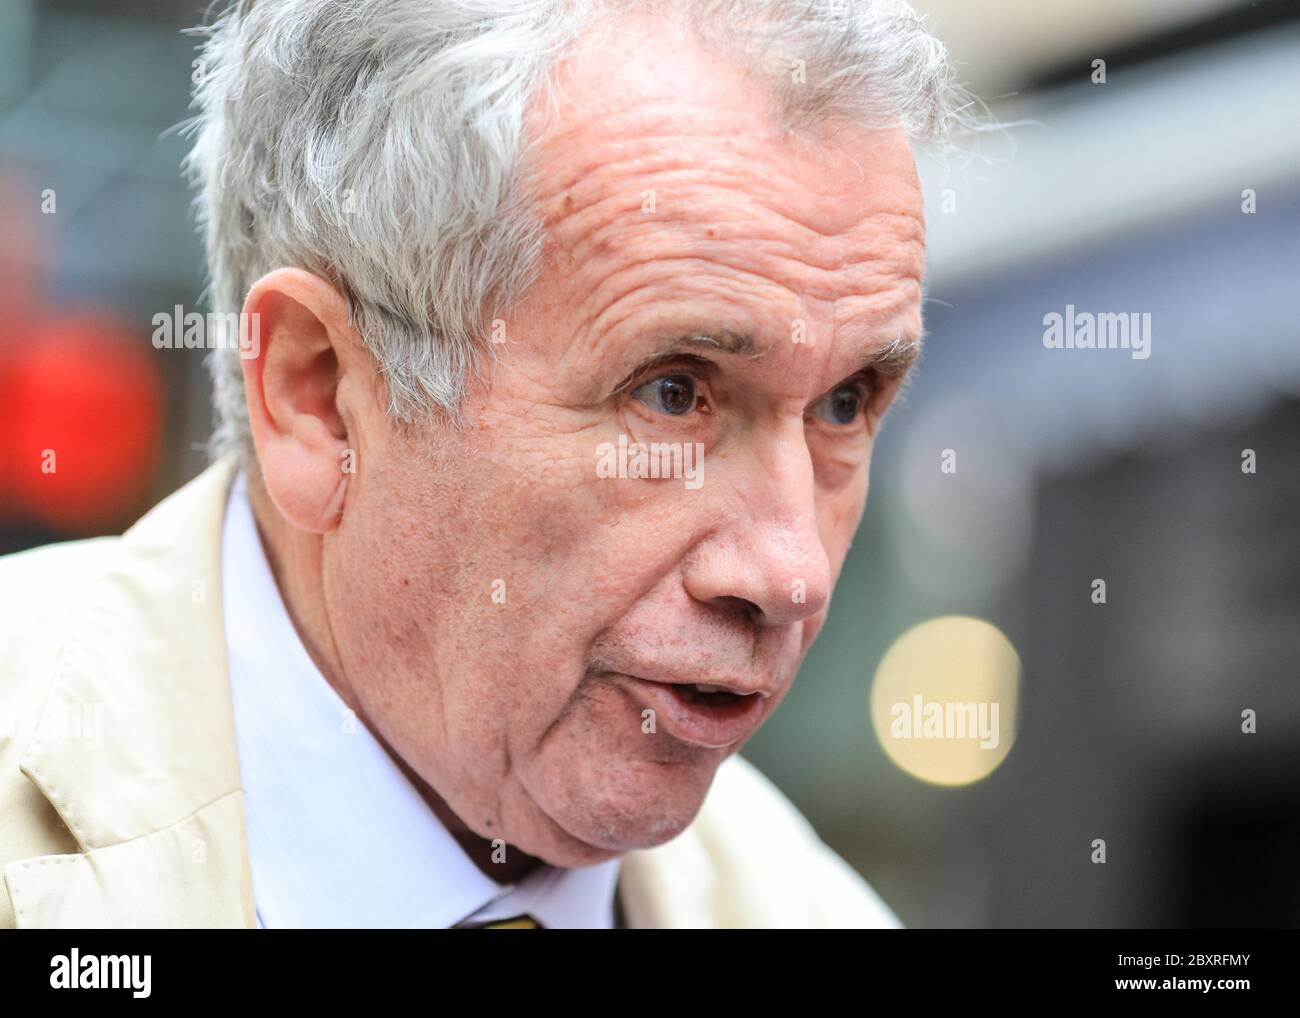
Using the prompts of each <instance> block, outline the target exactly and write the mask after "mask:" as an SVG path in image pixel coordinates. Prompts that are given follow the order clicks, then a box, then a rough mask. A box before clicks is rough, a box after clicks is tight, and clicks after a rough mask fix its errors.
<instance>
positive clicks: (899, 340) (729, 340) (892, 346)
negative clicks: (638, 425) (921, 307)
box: [614, 329, 922, 393]
mask: <svg viewBox="0 0 1300 1018" xmlns="http://www.w3.org/2000/svg"><path fill="white" fill-rule="evenodd" d="M921 344H922V338H921V337H915V338H914V337H911V336H897V337H895V338H894V339H893V340H891V341H890V342H888V343H886V344H884V345H883V346H880V347H877V348H876V349H875V350H873V351H872V352H871V353H870V354H869V355H868V356H867V358H866V360H865V361H864V362H863V363H862V364H861V365H859V367H858V368H857V369H856V370H855V371H852V372H850V373H849V375H847V376H846V377H848V378H853V377H856V376H857V375H862V374H865V373H867V372H869V371H876V372H879V374H880V375H881V377H882V378H885V379H888V380H891V381H892V380H895V379H899V378H902V377H903V376H904V375H906V374H907V372H908V371H909V370H910V369H911V367H912V365H913V364H915V363H916V361H917V358H918V357H920V355H921ZM693 350H700V351H709V352H712V353H725V354H730V355H732V356H735V357H744V358H754V357H761V356H762V355H763V350H762V349H760V347H759V345H758V343H757V342H756V341H755V339H754V337H753V336H752V335H750V334H749V333H746V332H737V331H735V330H732V329H691V330H689V331H687V332H683V333H681V334H679V335H675V336H671V337H669V338H668V339H666V340H664V341H663V342H661V343H659V344H658V345H657V346H655V347H654V348H653V350H652V352H651V353H649V354H648V355H647V356H645V357H643V358H642V359H641V360H640V361H639V362H638V364H637V366H636V367H635V368H633V369H632V370H631V371H630V372H628V374H627V375H626V376H625V377H624V378H623V380H622V381H620V382H619V384H618V387H617V388H616V389H615V390H614V392H615V393H619V392H622V391H623V390H624V389H626V388H627V387H628V386H629V385H631V384H632V382H633V381H634V380H635V379H636V377H637V376H638V375H641V374H643V373H644V372H646V371H650V370H653V369H654V368H655V367H657V366H658V365H659V364H661V363H664V362H666V361H670V360H672V359H673V358H675V357H680V356H681V355H682V354H684V353H690V352H691V351H693Z"/></svg>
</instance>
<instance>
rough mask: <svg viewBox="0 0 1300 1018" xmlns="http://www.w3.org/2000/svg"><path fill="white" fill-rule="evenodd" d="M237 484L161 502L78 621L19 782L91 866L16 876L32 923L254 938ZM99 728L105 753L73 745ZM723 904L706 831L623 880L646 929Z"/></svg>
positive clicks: (648, 854)
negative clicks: (229, 516) (234, 600)
mask: <svg viewBox="0 0 1300 1018" xmlns="http://www.w3.org/2000/svg"><path fill="white" fill-rule="evenodd" d="M235 473H236V466H235V463H234V462H233V461H232V460H229V459H227V460H222V461H220V462H218V463H216V464H214V465H213V466H212V467H210V468H209V469H208V470H206V471H205V472H204V473H203V474H201V475H200V476H199V477H198V478H196V479H195V480H194V481H192V482H190V483H189V484H187V485H186V486H185V487H183V488H181V489H180V490H179V491H177V492H176V493H175V494H173V495H171V496H170V497H168V498H167V499H165V500H164V501H163V502H161V503H159V504H158V505H157V506H156V507H155V508H154V509H153V510H151V511H150V512H149V513H148V514H147V515H146V516H145V517H144V518H142V519H141V520H140V522H139V523H137V524H136V525H135V526H134V527H132V528H131V529H130V530H129V531H127V533H126V534H125V535H123V537H122V539H121V540H120V541H119V542H117V544H116V546H115V549H114V554H113V557H112V560H111V562H110V564H109V565H108V566H107V568H106V569H105V570H104V571H103V572H102V573H100V574H99V575H98V576H97V577H96V578H95V579H94V580H92V581H91V583H90V585H89V587H88V588H87V590H86V593H85V595H84V603H83V604H82V605H81V606H80V607H79V610H77V611H75V612H74V613H73V615H74V620H75V621H74V622H73V624H72V626H71V628H70V631H69V634H68V638H67V642H66V645H65V648H64V651H63V655H62V659H61V662H60V665H59V671H58V674H57V676H56V677H55V680H54V683H53V687H52V688H51V691H50V694H49V697H48V698H47V700H46V704H45V707H44V710H43V712H42V714H41V718H40V720H39V722H38V723H37V726H36V730H35V735H34V737H33V740H32V742H31V744H30V745H29V747H28V749H27V751H26V753H25V754H24V756H23V758H22V761H21V764H20V768H21V770H22V771H23V773H24V774H26V775H27V777H28V778H29V779H30V780H31V781H32V782H33V783H34V784H35V785H36V786H37V787H38V788H39V789H40V791H41V792H42V794H44V796H45V797H46V798H47V799H48V800H49V801H50V803H51V804H52V805H53V806H54V808H55V809H56V810H57V811H58V813H59V816H60V817H61V818H62V820H63V822H64V823H65V824H66V825H67V827H68V829H69V830H70V831H71V833H72V835H73V836H74V837H75V838H76V840H77V844H78V845H79V846H80V848H81V850H82V853H83V854H81V855H71V856H40V857H37V858H34V859H27V860H23V861H20V862H16V863H11V864H10V865H9V866H7V867H6V868H5V880H6V882H7V884H8V885H9V887H10V890H11V893H12V896H13V898H14V900H15V914H16V916H17V919H18V921H19V924H20V925H25V926H63V927H69V926H76V927H103V926H113V927H134V926H205V927H210V926H243V927H249V928H253V927H255V926H256V914H255V911H254V903H253V893H252V876H251V869H250V865H249V859H248V847H247V835H246V827H245V817H244V807H243V793H242V790H241V788H240V778H239V763H238V755H237V748H236V739H235V729H234V714H233V706H232V700H231V692H230V680H229V671H228V668H227V663H226V647H225V635H224V626H223V618H222V610H221V604H222V597H221V533H222V521H223V518H224V514H225V507H226V500H227V495H228V493H229V489H230V484H231V482H232V481H233V479H234V476H235ZM119 634H129V638H119ZM87 717H92V718H94V719H95V728H96V731H97V732H98V733H100V735H102V738H96V739H86V738H84V737H69V735H70V734H74V735H80V734H82V733H83V728H82V726H81V721H82V720H83V719H85V718H87ZM706 808H707V807H706ZM714 890H715V888H714V874H713V864H712V860H711V858H710V854H709V852H708V851H706V849H705V846H704V844H703V841H702V839H701V837H700V836H699V834H698V833H697V832H696V830H695V829H694V828H692V829H688V830H687V831H685V832H683V833H682V834H681V835H680V836H678V837H677V838H676V839H674V840H673V841H672V842H670V843H668V844H667V845H664V846H661V847H659V848H656V849H651V850H647V851H640V852H631V853H629V854H628V855H627V856H625V857H624V859H623V863H622V866H621V868H620V879H619V894H620V897H621V900H622V905H623V909H624V912H625V914H626V917H627V922H628V925H629V926H632V927H664V926H708V925H712V922H711V919H712V916H711V901H712V898H713V894H714Z"/></svg>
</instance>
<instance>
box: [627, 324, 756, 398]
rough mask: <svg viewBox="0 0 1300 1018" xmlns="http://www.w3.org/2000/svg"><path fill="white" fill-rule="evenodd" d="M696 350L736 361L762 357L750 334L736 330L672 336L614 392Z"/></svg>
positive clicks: (638, 365) (692, 330) (717, 330)
mask: <svg viewBox="0 0 1300 1018" xmlns="http://www.w3.org/2000/svg"><path fill="white" fill-rule="evenodd" d="M692 350H707V351H709V352H711V353H725V354H730V355H732V356H734V357H758V356H761V355H762V351H761V350H760V349H759V348H758V343H757V342H755V340H754V337H753V336H751V335H750V334H749V333H747V332H736V331H735V330H733V329H691V330H689V331H687V332H683V333H681V334H679V335H674V336H670V337H669V338H668V339H666V340H663V341H662V342H660V343H659V344H657V345H656V346H655V347H654V348H653V349H652V351H651V352H650V353H649V354H647V355H646V356H644V357H642V358H640V359H639V360H638V362H637V365H636V367H634V368H633V369H632V370H631V371H629V372H628V373H627V374H626V375H625V376H624V377H623V380H622V381H620V382H619V383H618V387H617V388H615V390H614V392H615V393H619V392H622V391H623V390H624V389H626V388H627V387H628V386H629V385H631V384H632V382H633V381H634V380H635V379H636V377H637V376H638V375H640V374H642V373H643V372H646V371H649V370H651V369H653V368H655V367H657V366H658V365H659V364H661V363H663V362H665V361H670V360H672V359H673V358H675V357H680V356H681V355H682V354H684V353H689V352H691V351H692Z"/></svg>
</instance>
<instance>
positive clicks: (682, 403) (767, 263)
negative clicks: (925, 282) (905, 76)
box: [324, 28, 923, 866]
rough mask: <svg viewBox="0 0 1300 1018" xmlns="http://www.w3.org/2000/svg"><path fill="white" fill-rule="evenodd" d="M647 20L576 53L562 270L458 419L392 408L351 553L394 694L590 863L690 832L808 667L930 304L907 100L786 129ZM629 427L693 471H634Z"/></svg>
mask: <svg viewBox="0 0 1300 1018" xmlns="http://www.w3.org/2000/svg"><path fill="white" fill-rule="evenodd" d="M619 38H620V40H623V41H621V42H617V43H611V45H610V46H609V47H607V48H605V49H603V50H601V51H599V52H595V51H593V52H588V53H587V54H586V55H585V56H584V58H583V60H582V61H581V63H580V65H579V64H572V63H571V64H569V65H566V66H565V73H564V75H563V76H562V89H561V91H560V93H559V99H558V107H557V108H558V111H559V116H558V120H557V121H556V122H555V123H554V125H553V126H552V128H551V129H550V130H549V132H547V133H546V134H543V135H541V136H540V137H542V138H544V139H545V140H544V143H543V144H542V145H541V146H540V147H539V149H538V151H537V154H536V158H535V160H534V161H533V162H532V164H531V167H530V172H531V180H532V181H533V187H534V189H535V191H536V193H537V196H538V200H539V202H540V208H541V210H542V212H543V214H544V218H545V229H546V233H545V238H546V241H545V244H546V246H545V252H544V256H543V261H542V265H541V273H540V276H539V278H538V280H537V282H536V283H535V284H534V285H533V287H532V288H531V289H530V290H529V292H528V294H527V295H526V297H525V299H524V300H523V302H522V303H521V304H519V305H517V306H515V307H513V308H510V309H506V310H505V311H504V312H503V313H502V314H500V315H499V316H498V317H500V318H501V319H502V320H503V321H504V325H505V329H504V339H505V342H504V343H503V344H501V345H499V346H497V348H496V350H497V353H498V355H499V356H498V360H497V363H496V364H495V365H493V367H492V368H491V370H490V371H489V372H488V374H487V375H486V376H485V378H484V379H483V381H482V383H481V384H475V385H474V386H472V387H471V389H470V391H469V393H468V395H467V397H466V402H465V407H464V413H465V423H464V425H463V427H462V428H460V429H452V428H449V427H442V426H437V427H433V426H430V427H427V428H423V429H422V430H418V431H416V432H412V431H409V430H407V431H404V430H400V429H395V428H393V427H391V426H389V425H387V424H384V423H382V422H381V421H380V420H379V419H378V418H375V419H373V420H369V421H367V422H364V424H363V426H362V427H360V428H359V429H358V430H359V434H356V435H353V436H352V438H351V441H353V442H354V444H356V445H357V446H358V449H357V455H358V471H357V474H356V475H355V477H354V478H353V479H352V481H351V484H350V488H349V491H348V497H347V503H346V507H345V512H344V516H343V520H342V523H341V525H340V528H339V530H338V531H337V532H336V533H335V534H333V535H331V537H330V539H329V540H328V541H327V542H326V544H325V552H324V554H325V559H324V564H325V572H326V596H327V603H328V604H329V611H330V615H331V618H330V624H331V627H332V630H333V633H334V636H335V639H336V641H337V643H338V655H339V659H340V661H341V663H342V666H343V668H344V670H345V672H346V674H347V676H348V679H349V682H350V685H351V687H352V689H353V690H354V692H355V694H356V696H357V698H358V700H359V701H360V703H361V705H362V710H363V712H364V714H365V716H366V717H367V719H368V720H369V721H370V722H371V723H372V724H373V725H375V726H376V727H377V728H378V729H379V731H380V733H381V734H382V735H383V736H384V737H385V739H386V740H387V741H388V743H389V744H390V745H391V746H392V747H393V748H394V750H395V751H396V752H397V753H399V754H400V755H401V756H402V757H403V758H404V759H405V760H406V762H407V763H408V764H410V766H412V767H413V768H414V769H415V770H416V771H417V772H418V773H419V774H420V775H421V777H423V778H424V779H425V780H426V781H428V782H429V784H430V785H432V786H433V788H434V789H435V790H436V791H437V792H438V793H439V795H441V796H442V798H443V799H445V800H446V802H447V803H448V805H449V806H450V808H451V809H452V810H453V811H454V812H455V813H456V814H457V816H458V817H459V818H460V819H462V820H463V821H464V822H465V823H466V824H468V825H469V826H470V827H471V828H472V829H473V830H474V831H476V832H477V833H478V834H479V835H481V836H483V837H486V838H497V837H500V838H503V839H504V840H505V841H506V842H508V843H509V844H510V845H512V846H515V847H517V848H519V849H521V850H523V851H525V852H528V853H530V854H532V855H536V856H540V857H541V858H543V859H546V860H547V861H549V862H552V863H555V864H557V865H565V866H572V865H583V864H588V863H592V862H596V861H599V860H602V859H605V858H609V857H611V856H613V855H616V854H621V853H623V852H626V851H628V850H631V849H637V848H645V847H649V846H652V845H656V844H660V843H662V842H664V841H667V840H669V839H671V838H672V837H673V836H675V835H676V834H677V833H679V832H680V831H681V830H682V829H683V828H684V827H686V826H687V825H688V824H689V823H690V821H691V820H692V819H693V817H694V816H695V814H696V812H697V811H698V809H699V807H700V805H701V803H702V802H703V799H704V796H705V793H706V792H707V791H708V789H709V785H710V783H711V781H712V779H713V776H714V772H715V770H716V769H717V767H718V765H719V764H720V763H721V762H722V761H723V760H724V759H725V758H726V757H727V756H729V755H730V754H732V753H734V752H736V750H737V749H738V748H739V747H740V746H741V744H742V743H743V742H744V741H745V740H746V739H747V738H748V737H749V736H750V735H751V734H752V733H753V731H754V730H755V729H756V728H757V727H758V725H760V724H761V723H762V722H763V721H765V720H766V719H767V718H768V717H770V716H771V714H772V712H773V711H774V710H775V709H776V706H777V704H778V703H779V702H780V701H781V699H782V698H783V697H784V695H785V694H786V692H787V691H788V690H789V688H790V684H791V682H792V681H793V679H794V676H795V672H796V670H797V669H798V666H799V664H800V661H801V660H802V658H803V656H804V654H805V652H806V651H807V649H808V647H809V645H810V644H811V643H812V641H813V639H814V637H815V636H816V634H817V632H818V629H819V628H820V626H821V624H822V622H823V620H824V618H825V615H826V610H827V606H828V603H829V600H830V595H831V591H832V588H833V587H834V585H835V582H836V579H837V577H838V575H839V572H840V569H841V567H842V565H843V562H844V557H845V554H846V552H847V550H848V547H849V543H850V541H851V539H852V536H853V533H854V531H855V529H856V528H857V526H858V523H859V520H860V518H861V515H862V511H863V507H864V504H865V502H866V497H867V475H868V466H869V461H870V456H871V449H872V442H873V437H874V434H875V432H876V430H877V426H878V423H879V418H880V415H881V414H882V413H883V412H884V410H885V408H886V407H887V406H888V404H889V403H890V401H891V400H892V399H893V397H894V396H895V394H896V392H897V389H898V386H899V383H900V380H901V379H900V377H899V371H891V370H889V369H890V365H891V364H892V363H893V362H887V363H886V364H885V365H884V366H883V367H878V368H871V367H869V365H871V363H872V359H873V356H875V355H878V354H880V352H881V351H882V350H885V349H886V348H888V347H889V346H890V344H891V343H894V342H895V341H897V340H900V339H902V340H904V341H909V340H911V341H915V340H917V339H919V334H920V294H921V275H922V247H923V222H922V209H921V199H920V194H919V190H918V185H917V181H916V177H915V170H914V165H913V161H912V158H911V155H910V152H909V149H908V144H907V141H906V139H905V137H904V136H903V134H902V133H901V132H900V131H868V130H862V129H857V128H843V129H840V130H839V131H838V132H837V133H835V134H834V135H833V136H832V135H829V134H824V135H823V136H822V137H821V138H818V139H814V138H812V137H810V136H807V135H802V134H787V133H785V132H784V131H782V130H781V129H780V128H779V127H778V126H776V125H775V123H774V121H773V120H772V118H771V117H770V116H769V115H768V114H767V113H766V112H765V111H764V110H763V109H761V108H760V104H759V103H757V102H755V94H756V93H755V89H754V88H753V86H751V85H747V84H746V83H745V82H744V81H743V80H742V79H741V78H740V77H739V76H738V75H735V74H734V73H727V72H724V71H722V70H720V69H719V68H718V67H717V65H716V62H713V61H711V60H710V59H709V58H708V56H707V55H705V54H700V53H698V52H692V51H691V49H690V47H687V46H684V45H683V44H682V43H681V40H673V39H671V38H668V37H665V36H660V35H658V34H657V33H656V32H654V31H653V30H651V29H649V28H647V30H646V31H645V32H641V33H635V32H627V33H620V36H619ZM538 109H540V107H538ZM535 112H536V110H535ZM534 123H537V121H534ZM691 337H694V338H693V339H692V338H691ZM700 337H712V340H711V341H710V340H707V339H701V338H700ZM864 366H868V370H866V371H865V372H863V371H862V369H863V368H864ZM904 367H905V366H904ZM620 436H624V437H625V439H626V442H627V443H629V444H631V443H678V451H679V453H681V454H683V455H684V456H685V457H687V458H686V459H682V460H679V461H678V462H679V463H681V464H682V465H683V468H684V469H683V474H687V476H677V477H671V476H670V477H658V478H656V477H635V476H613V477H611V476H608V475H609V473H610V472H611V470H612V472H614V473H615V474H616V475H617V474H618V473H619V472H620V461H619V453H618V450H619V441H620ZM697 443H698V446H697V445H696V444H697ZM635 448H636V447H635V445H630V450H631V451H635ZM697 448H702V449H703V466H702V468H701V467H700V466H699V464H698V462H695V461H693V460H692V459H691V458H690V457H693V456H694V454H695V451H696V449H697ZM623 462H624V464H627V463H628V461H626V460H625V461H623ZM689 469H694V470H701V469H702V473H700V474H690V473H688V470H689ZM635 470H636V467H635V465H634V464H633V465H631V468H630V471H629V472H631V473H635ZM688 683H702V684H706V685H713V686H725V687H728V688H729V689H731V690H733V691H735V692H733V693H729V694H723V695H702V694H699V693H697V692H695V691H691V690H689V689H688V687H687V686H686V685H684V684H688ZM742 694H743V695H742ZM647 712H653V713H647Z"/></svg>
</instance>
